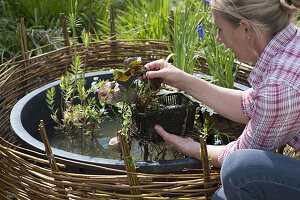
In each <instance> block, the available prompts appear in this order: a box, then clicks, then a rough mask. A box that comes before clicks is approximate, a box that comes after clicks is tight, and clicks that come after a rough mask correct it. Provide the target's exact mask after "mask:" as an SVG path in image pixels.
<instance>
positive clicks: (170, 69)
mask: <svg viewBox="0 0 300 200" xmlns="http://www.w3.org/2000/svg"><path fill="white" fill-rule="evenodd" d="M145 67H146V69H147V73H146V77H147V78H149V79H153V78H159V79H161V80H162V81H163V82H164V83H166V84H168V85H170V86H173V87H176V88H180V83H181V82H182V80H183V79H184V78H183V76H184V74H185V73H184V72H183V71H182V70H180V69H178V68H176V67H175V66H173V65H171V64H170V63H168V62H167V61H166V60H163V59H160V60H155V61H153V62H150V63H148V64H146V65H145Z"/></svg>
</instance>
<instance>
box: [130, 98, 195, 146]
mask: <svg viewBox="0 0 300 200" xmlns="http://www.w3.org/2000/svg"><path fill="white" fill-rule="evenodd" d="M158 102H159V103H160V108H159V109H158V110H155V111H146V112H139V113H136V114H135V122H136V125H137V128H138V138H143V139H145V140H149V141H152V142H154V143H156V142H160V141H163V139H162V138H161V137H160V136H159V135H158V134H157V133H156V132H155V130H154V125H155V124H159V125H161V126H162V127H164V129H165V130H166V131H167V132H170V133H173V134H176V135H181V136H188V135H189V133H191V132H192V131H193V127H194V120H195V114H196V107H197V103H196V102H194V101H192V100H191V99H190V98H189V97H187V96H186V95H184V94H183V93H171V94H166V95H160V96H159V100H158Z"/></svg>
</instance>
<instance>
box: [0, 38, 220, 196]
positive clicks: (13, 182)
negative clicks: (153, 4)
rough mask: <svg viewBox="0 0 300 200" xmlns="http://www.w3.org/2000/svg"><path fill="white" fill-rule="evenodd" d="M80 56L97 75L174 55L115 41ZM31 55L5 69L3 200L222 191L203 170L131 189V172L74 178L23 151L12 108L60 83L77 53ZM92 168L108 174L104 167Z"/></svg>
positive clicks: (0, 72)
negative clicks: (137, 60) (135, 59)
mask: <svg viewBox="0 0 300 200" xmlns="http://www.w3.org/2000/svg"><path fill="white" fill-rule="evenodd" d="M31 53H32V52H28V53H27V54H28V55H29V54H31ZM76 53H77V54H78V55H80V56H81V58H82V60H83V61H84V62H85V63H86V64H87V65H86V66H87V71H97V70H104V69H111V68H118V67H120V66H122V64H123V60H124V59H125V58H127V57H130V56H141V57H142V58H143V60H144V61H145V62H150V61H152V60H155V59H158V58H165V57H166V56H167V55H168V54H169V50H168V46H167V42H165V41H153V40H134V41H133V40H116V41H101V42H97V43H92V44H91V45H90V46H89V47H88V48H85V47H84V46H83V45H78V46H76ZM28 55H27V56H23V57H17V58H14V59H13V60H11V61H10V62H7V63H4V64H2V65H1V68H0V91H1V97H0V111H1V116H0V136H1V137H0V139H1V140H0V144H1V145H0V169H1V170H0V180H1V182H0V199H127V198H145V199H152V198H155V199H169V198H194V197H197V198H198V199H201V198H202V199H205V198H209V197H210V195H211V194H212V193H213V192H214V191H215V190H216V189H217V188H218V186H219V183H220V181H219V172H218V171H216V170H209V172H208V175H206V176H205V175H204V174H207V173H203V171H202V170H201V169H199V170H194V171H190V172H189V173H188V174H186V173H184V174H145V173H136V176H137V177H138V180H139V185H138V186H129V184H128V173H127V172H126V171H122V170H114V169H107V168H106V170H111V173H110V174H118V175H103V174H99V175H92V174H76V173H69V172H65V171H64V168H66V166H65V164H66V163H71V162H73V161H70V160H65V161H63V162H60V161H61V159H60V160H58V161H56V163H57V168H56V169H57V170H55V169H54V168H53V167H51V163H50V162H49V157H47V156H46V155H45V154H41V153H38V152H35V151H32V150H29V149H24V148H22V147H19V143H18V142H17V140H16V139H15V138H14V136H13V133H12V132H11V130H10V125H9V115H10V111H11V109H12V107H13V106H14V104H15V103H16V102H17V101H18V100H19V99H20V98H22V97H23V96H24V95H25V94H27V93H29V92H31V91H32V90H34V89H36V88H38V87H41V86H42V85H45V84H47V83H50V82H52V81H54V80H57V79H59V77H60V76H61V75H62V74H64V73H65V71H66V70H68V67H69V66H70V63H71V60H72V57H73V56H74V48H71V47H64V48H62V49H59V50H56V51H51V52H48V53H45V54H42V55H38V56H34V57H31V58H28V59H24V58H27V57H28ZM55 159H56V158H55ZM81 164H83V163H81ZM91 167H93V168H99V171H103V170H102V168H103V167H101V166H91ZM207 176H209V177H207ZM133 190H135V191H136V190H138V191H139V193H138V194H136V193H132V191H133Z"/></svg>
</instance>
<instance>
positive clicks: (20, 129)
mask: <svg viewBox="0 0 300 200" xmlns="http://www.w3.org/2000/svg"><path fill="white" fill-rule="evenodd" d="M96 76H97V77H99V78H100V79H102V80H107V79H111V78H112V73H111V72H110V71H102V72H94V73H88V74H86V80H87V84H90V83H91V82H92V81H93V77H96ZM58 84H59V81H55V82H53V83H49V84H47V85H45V86H43V87H41V88H38V89H36V90H34V91H32V92H31V93H29V94H27V95H26V96H24V97H23V98H22V99H21V100H20V101H18V103H17V104H16V105H15V106H14V107H13V109H12V112H11V116H10V122H11V128H12V130H13V132H14V133H15V135H16V136H17V138H18V139H19V140H20V141H21V143H22V144H23V145H24V146H25V147H28V148H30V149H34V150H38V151H42V152H43V151H44V149H45V147H44V144H43V143H42V142H41V139H40V136H39V133H38V131H37V130H38V127H39V123H40V120H43V121H44V122H45V124H46V128H47V129H48V130H47V133H48V137H49V140H50V143H51V146H52V151H53V153H54V155H55V156H56V157H57V158H58V160H59V161H60V162H62V163H65V164H66V166H67V169H66V170H71V171H74V170H75V171H80V172H81V173H98V174H99V173H107V171H105V170H104V169H103V172H101V171H99V168H93V166H103V167H108V168H113V169H124V168H125V167H124V162H123V160H121V159H120V158H119V157H120V156H119V154H117V153H115V152H114V151H111V150H110V149H109V147H108V146H107V144H108V141H109V140H110V139H111V138H112V137H113V136H115V134H116V130H118V127H119V124H118V123H117V122H116V121H114V120H113V121H105V122H104V123H103V128H101V130H99V133H98V134H97V136H96V138H95V140H94V141H93V142H92V143H90V144H89V145H88V146H84V145H86V144H84V143H78V140H72V141H73V142H72V143H70V142H69V143H68V142H64V141H65V140H68V138H67V137H68V136H65V135H61V134H59V133H55V131H51V128H49V127H53V120H52V119H51V117H50V111H49V109H48V107H47V104H46V101H45V94H46V91H47V90H48V89H49V88H51V87H53V86H56V87H58ZM70 149H72V150H70ZM132 152H133V154H134V155H133V157H134V159H135V160H136V166H137V171H139V172H147V173H176V172H181V171H182V170H184V169H189V168H201V162H200V161H198V160H196V159H193V158H182V159H174V158H173V157H172V156H170V157H168V158H167V159H165V160H161V161H159V160H153V161H142V159H140V158H141V154H142V152H141V150H140V148H139V146H138V145H133V147H132ZM68 161H70V162H68Z"/></svg>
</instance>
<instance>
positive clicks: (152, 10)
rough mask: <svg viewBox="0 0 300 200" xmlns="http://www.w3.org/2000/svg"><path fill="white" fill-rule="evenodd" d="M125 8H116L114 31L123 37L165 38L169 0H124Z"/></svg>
mask: <svg viewBox="0 0 300 200" xmlns="http://www.w3.org/2000/svg"><path fill="white" fill-rule="evenodd" d="M124 2H125V5H126V8H125V9H124V11H121V10H118V11H117V16H116V32H117V37H118V38H123V39H167V38H168V31H167V27H168V17H169V12H170V1H165V0H151V1H144V0H136V1H131V0H124Z"/></svg>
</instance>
